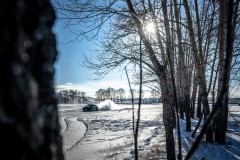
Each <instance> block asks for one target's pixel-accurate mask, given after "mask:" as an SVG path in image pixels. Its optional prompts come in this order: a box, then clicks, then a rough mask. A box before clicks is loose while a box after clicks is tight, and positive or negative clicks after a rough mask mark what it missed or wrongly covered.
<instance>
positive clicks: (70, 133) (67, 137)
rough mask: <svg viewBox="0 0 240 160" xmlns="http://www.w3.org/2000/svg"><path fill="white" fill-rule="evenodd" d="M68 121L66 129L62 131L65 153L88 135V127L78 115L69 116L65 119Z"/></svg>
mask: <svg viewBox="0 0 240 160" xmlns="http://www.w3.org/2000/svg"><path fill="white" fill-rule="evenodd" d="M64 120H65V122H66V126H67V128H66V130H65V131H64V132H63V133H62V137H63V150H64V154H66V152H68V151H69V150H72V149H73V148H74V147H75V146H76V145H77V144H78V143H80V142H81V141H82V140H83V138H84V137H85V135H86V131H87V127H86V125H85V124H84V123H83V122H80V121H79V120H78V117H69V118H65V119H64Z"/></svg>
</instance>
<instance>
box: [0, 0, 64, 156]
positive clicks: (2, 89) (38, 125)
mask: <svg viewBox="0 0 240 160" xmlns="http://www.w3.org/2000/svg"><path fill="white" fill-rule="evenodd" d="M0 6H1V10H0V12H1V14H0V16H1V20H2V21H3V22H4V23H3V24H2V25H1V26H0V38H1V43H0V52H1V54H0V110H1V116H0V130H1V132H0V141H1V145H2V146H3V147H2V155H1V156H2V157H7V158H8V159H27V160H28V159H29V160H32V159H35V160H63V159H64V157H63V152H62V142H61V136H60V125H59V121H58V109H57V99H56V97H55V92H54V86H53V76H54V67H53V65H54V62H55V60H56V54H57V51H56V42H55V36H54V34H53V33H52V26H53V23H54V19H55V14H54V10H53V8H52V7H51V4H50V2H49V1H48V0H36V1H30V0H22V1H21V2H20V1H6V0H5V1H1V2H0Z"/></svg>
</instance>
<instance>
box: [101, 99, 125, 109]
mask: <svg viewBox="0 0 240 160" xmlns="http://www.w3.org/2000/svg"><path fill="white" fill-rule="evenodd" d="M117 109H121V108H120V107H119V106H118V105H117V104H115V103H114V102H113V101H111V100H110V99H107V100H105V101H102V102H100V103H99V104H98V110H101V111H106V110H117Z"/></svg>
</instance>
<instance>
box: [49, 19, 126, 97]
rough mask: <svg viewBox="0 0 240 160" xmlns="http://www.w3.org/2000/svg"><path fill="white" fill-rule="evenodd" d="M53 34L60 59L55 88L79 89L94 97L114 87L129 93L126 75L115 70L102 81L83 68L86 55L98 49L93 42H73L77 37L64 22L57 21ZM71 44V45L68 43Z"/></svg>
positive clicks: (58, 59) (56, 67) (92, 72)
mask: <svg viewBox="0 0 240 160" xmlns="http://www.w3.org/2000/svg"><path fill="white" fill-rule="evenodd" d="M53 32H54V33H55V35H56V40H57V50H58V58H57V61H56V63H55V69H56V74H55V87H56V89H57V90H59V89H77V90H81V91H85V92H86V94H87V95H88V96H94V95H95V92H96V91H97V90H98V89H100V88H103V89H106V88H107V87H112V88H114V89H119V88H124V89H125V91H126V92H127V93H128V91H129V88H128V83H127V80H126V75H125V73H122V72H118V71H117V70H114V71H112V72H110V73H109V74H108V75H107V76H106V77H104V78H103V79H101V80H98V81H97V80H93V79H94V78H96V76H95V75H94V71H91V70H89V69H87V68H85V67H83V66H81V64H82V61H83V60H84V54H86V55H90V54H94V52H93V50H94V49H96V48H97V46H96V44H95V43H94V42H92V41H87V40H82V41H73V42H70V41H71V40H73V39H74V38H75V37H74V35H73V34H72V33H71V32H70V31H69V29H68V28H65V25H64V23H63V21H58V20H56V21H55V25H54V28H53ZM68 42H70V43H68Z"/></svg>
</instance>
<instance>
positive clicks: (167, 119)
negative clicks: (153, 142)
mask: <svg viewBox="0 0 240 160" xmlns="http://www.w3.org/2000/svg"><path fill="white" fill-rule="evenodd" d="M159 79H160V82H161V84H166V83H167V77H166V74H164V73H163V74H161V75H159ZM161 92H162V102H163V122H164V126H165V133H166V148H167V159H168V160H175V159H176V157H175V144H174V136H173V127H174V122H173V119H172V117H173V115H172V107H173V106H172V105H171V101H170V100H169V97H170V91H169V87H168V86H167V85H161Z"/></svg>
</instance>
